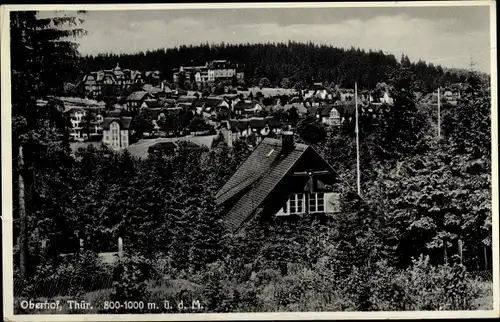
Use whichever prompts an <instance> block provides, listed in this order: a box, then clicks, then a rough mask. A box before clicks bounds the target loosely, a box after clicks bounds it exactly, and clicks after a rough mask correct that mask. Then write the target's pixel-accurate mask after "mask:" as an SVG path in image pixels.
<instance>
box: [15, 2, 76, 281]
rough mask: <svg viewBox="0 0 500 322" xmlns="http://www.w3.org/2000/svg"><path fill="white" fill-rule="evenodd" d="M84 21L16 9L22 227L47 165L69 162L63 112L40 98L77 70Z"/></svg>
mask: <svg viewBox="0 0 500 322" xmlns="http://www.w3.org/2000/svg"><path fill="white" fill-rule="evenodd" d="M79 22H81V21H80V20H78V19H77V18H76V17H68V16H65V17H51V18H41V17H39V15H38V13H37V12H36V11H15V12H11V16H10V35H11V70H12V79H11V84H12V90H11V98H12V105H11V106H12V132H13V133H12V134H13V135H12V139H13V140H12V151H13V152H14V153H13V161H14V162H13V164H15V165H19V166H17V167H14V169H13V170H14V176H13V178H14V186H15V187H16V188H15V189H14V191H15V192H17V193H18V192H19V191H18V187H17V184H18V179H17V178H18V176H21V177H22V181H23V183H24V192H25V193H24V196H23V197H24V198H23V200H22V201H23V203H24V205H23V207H21V209H19V207H14V216H15V217H18V218H19V220H18V222H19V223H21V227H23V228H25V227H26V225H27V222H28V221H29V220H28V217H32V216H33V207H34V205H33V202H32V200H33V193H34V191H35V185H36V184H38V182H39V181H41V180H40V179H39V177H40V176H43V172H42V171H44V170H46V169H44V168H47V167H48V168H50V167H54V166H55V165H56V164H57V163H56V162H58V163H59V164H57V166H58V167H61V166H60V164H61V163H62V164H64V163H67V162H68V158H67V156H68V153H69V147H68V145H67V140H65V139H64V137H65V136H67V133H65V129H64V127H61V126H60V121H59V120H58V119H57V118H55V117H54V116H56V115H57V114H58V112H59V110H58V109H57V104H42V103H40V101H39V100H45V101H47V100H48V97H49V95H57V94H59V93H61V92H62V91H63V90H64V81H65V80H66V81H67V80H68V79H69V78H70V75H73V74H74V72H72V71H74V70H75V66H76V65H75V58H76V57H77V55H78V53H77V45H76V44H75V43H74V42H73V41H71V39H72V38H74V37H78V36H81V35H82V34H83V33H84V31H83V30H82V29H80V28H77V27H76V26H77V25H78V23H79ZM37 101H38V102H37ZM65 143H66V144H65ZM21 151H22V153H20V152H21ZM21 158H22V160H21ZM61 168H63V167H61ZM37 188H39V187H37ZM37 190H38V189H37ZM14 204H17V202H15V203H14ZM19 210H22V211H19ZM23 210H24V211H23ZM31 222H33V221H31ZM31 228H32V227H31V226H29V227H26V229H23V230H22V234H21V235H20V236H19V242H20V243H21V247H20V249H21V252H20V254H19V256H20V262H19V264H20V272H21V275H22V276H26V274H28V273H29V272H27V270H26V267H27V261H28V247H27V246H26V245H27V244H28V239H27V238H28V237H27V230H29V229H31ZM15 235H17V234H15Z"/></svg>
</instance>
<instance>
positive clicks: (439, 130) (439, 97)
mask: <svg viewBox="0 0 500 322" xmlns="http://www.w3.org/2000/svg"><path fill="white" fill-rule="evenodd" d="M437 127H438V128H437V132H438V139H440V138H441V87H438V124H437Z"/></svg>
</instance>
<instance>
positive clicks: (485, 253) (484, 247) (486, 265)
mask: <svg viewBox="0 0 500 322" xmlns="http://www.w3.org/2000/svg"><path fill="white" fill-rule="evenodd" d="M483 254H484V255H483V256H484V270H485V271H487V270H488V251H487V250H486V246H483Z"/></svg>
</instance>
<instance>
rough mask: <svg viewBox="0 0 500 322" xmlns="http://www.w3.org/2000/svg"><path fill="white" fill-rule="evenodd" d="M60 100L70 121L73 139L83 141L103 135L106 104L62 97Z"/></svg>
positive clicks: (70, 132) (70, 131) (70, 133)
mask: <svg viewBox="0 0 500 322" xmlns="http://www.w3.org/2000/svg"><path fill="white" fill-rule="evenodd" d="M58 100H59V101H60V102H61V103H62V105H63V106H64V109H63V110H62V112H63V114H64V115H65V117H66V118H67V119H68V121H69V122H68V124H70V126H69V135H70V137H71V138H72V139H74V140H78V141H82V140H87V139H91V138H93V137H98V136H101V135H102V123H103V117H102V113H103V111H104V109H105V103H103V102H100V103H99V102H96V101H93V100H84V99H79V98H73V97H61V98H59V99H58Z"/></svg>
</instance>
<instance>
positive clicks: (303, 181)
mask: <svg viewBox="0 0 500 322" xmlns="http://www.w3.org/2000/svg"><path fill="white" fill-rule="evenodd" d="M338 186H339V178H338V176H337V174H336V173H335V171H334V169H333V168H332V167H331V166H330V165H329V164H328V163H327V162H326V161H325V160H324V159H323V158H322V157H321V156H320V155H319V154H318V153H317V152H316V151H315V150H314V149H313V148H312V147H311V146H308V145H305V144H298V143H294V139H293V133H292V132H288V131H287V132H284V133H283V135H282V136H281V139H272V138H265V139H264V140H262V142H260V144H258V145H257V147H256V148H255V149H254V150H253V152H252V153H251V154H250V156H249V157H248V158H247V159H246V160H245V161H244V162H243V163H242V164H241V166H240V167H238V169H237V170H236V172H235V173H234V174H233V175H232V176H231V177H230V178H229V180H228V181H227V182H226V183H225V184H224V185H223V186H222V188H220V189H219V191H218V192H217V194H216V203H217V206H218V207H219V208H220V209H221V211H222V214H223V221H224V224H225V226H226V228H227V229H228V231H230V232H232V233H237V232H239V231H241V230H243V229H244V226H245V224H246V223H247V222H249V221H250V220H252V218H253V217H255V216H259V217H260V218H263V219H264V220H265V218H271V217H280V218H282V219H286V218H291V217H296V216H321V215H331V214H335V213H338V212H340V211H341V198H340V193H339V191H338Z"/></svg>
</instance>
